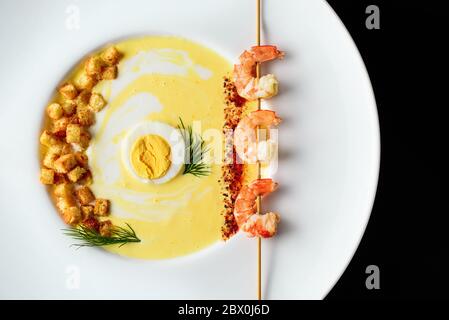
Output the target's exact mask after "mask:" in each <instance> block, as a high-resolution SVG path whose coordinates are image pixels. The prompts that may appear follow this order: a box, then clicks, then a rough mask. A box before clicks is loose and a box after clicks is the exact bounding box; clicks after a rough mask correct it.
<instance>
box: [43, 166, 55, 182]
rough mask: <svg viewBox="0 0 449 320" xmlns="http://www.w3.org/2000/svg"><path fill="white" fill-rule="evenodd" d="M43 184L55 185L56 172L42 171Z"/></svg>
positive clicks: (44, 169) (50, 170)
mask: <svg viewBox="0 0 449 320" xmlns="http://www.w3.org/2000/svg"><path fill="white" fill-rule="evenodd" d="M41 182H42V183H43V184H53V183H54V182H55V172H54V171H53V170H52V169H46V168H42V169H41Z"/></svg>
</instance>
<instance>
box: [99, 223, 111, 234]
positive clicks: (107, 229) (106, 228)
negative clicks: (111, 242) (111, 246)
mask: <svg viewBox="0 0 449 320" xmlns="http://www.w3.org/2000/svg"><path fill="white" fill-rule="evenodd" d="M113 230H114V226H113V224H112V222H111V220H105V221H101V222H100V229H99V232H100V235H102V236H103V237H110V236H112V231H113Z"/></svg>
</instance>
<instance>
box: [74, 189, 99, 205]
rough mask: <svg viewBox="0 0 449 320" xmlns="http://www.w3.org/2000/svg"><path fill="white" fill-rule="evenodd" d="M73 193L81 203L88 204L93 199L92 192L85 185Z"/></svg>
mask: <svg viewBox="0 0 449 320" xmlns="http://www.w3.org/2000/svg"><path fill="white" fill-rule="evenodd" d="M75 194H76V198H77V199H78V201H79V203H81V204H82V205H86V204H89V203H91V202H92V201H94V200H95V196H94V194H93V193H92V191H91V190H90V188H89V187H87V186H82V187H80V188H79V189H78V190H76V191H75Z"/></svg>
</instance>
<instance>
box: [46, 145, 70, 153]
mask: <svg viewBox="0 0 449 320" xmlns="http://www.w3.org/2000/svg"><path fill="white" fill-rule="evenodd" d="M71 152H72V146H71V145H70V144H68V143H65V142H60V143H58V144H54V145H52V146H50V147H49V148H48V153H55V154H57V155H59V156H62V155H64V154H69V153H71Z"/></svg>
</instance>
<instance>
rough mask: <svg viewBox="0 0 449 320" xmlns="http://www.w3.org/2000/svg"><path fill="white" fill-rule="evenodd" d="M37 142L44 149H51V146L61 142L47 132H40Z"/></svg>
mask: <svg viewBox="0 0 449 320" xmlns="http://www.w3.org/2000/svg"><path fill="white" fill-rule="evenodd" d="M39 141H40V143H41V144H43V145H44V146H46V147H51V146H53V145H55V144H58V143H60V142H61V141H60V140H59V139H58V138H57V137H55V136H54V135H53V134H51V132H50V131H48V130H44V132H42V134H41V136H40V138H39Z"/></svg>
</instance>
